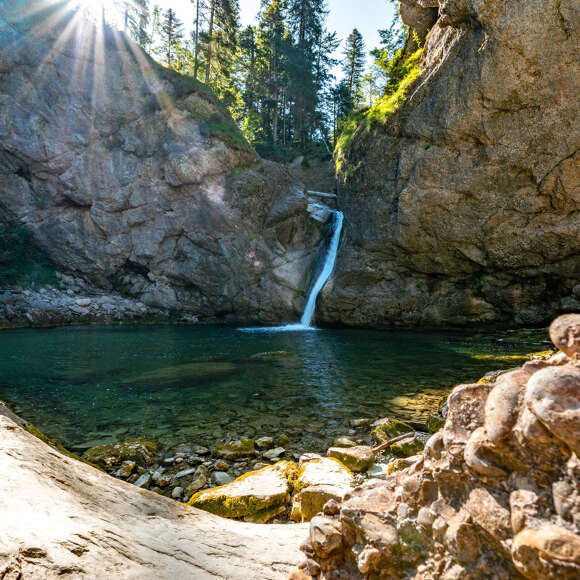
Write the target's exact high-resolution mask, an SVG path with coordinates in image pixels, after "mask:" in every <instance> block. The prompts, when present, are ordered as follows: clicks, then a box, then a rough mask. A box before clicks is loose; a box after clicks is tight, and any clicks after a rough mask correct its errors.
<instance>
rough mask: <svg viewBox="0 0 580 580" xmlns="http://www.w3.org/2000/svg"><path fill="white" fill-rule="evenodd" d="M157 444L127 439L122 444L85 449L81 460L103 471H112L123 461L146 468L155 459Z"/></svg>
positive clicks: (145, 440) (144, 440) (143, 440)
mask: <svg viewBox="0 0 580 580" xmlns="http://www.w3.org/2000/svg"><path fill="white" fill-rule="evenodd" d="M157 451H158V448H157V443H155V442H154V441H148V440H147V439H127V440H126V441H123V442H122V443H111V444H109V445H98V446H96V447H91V448H90V449H87V450H86V451H85V452H84V454H83V458H84V459H86V460H87V461H89V462H91V463H95V464H96V465H99V466H100V467H103V468H105V469H112V468H113V467H116V466H118V465H120V464H122V463H123V462H124V461H134V462H135V463H136V464H137V465H142V466H145V467H148V466H150V465H152V464H153V463H155V461H156V459H157Z"/></svg>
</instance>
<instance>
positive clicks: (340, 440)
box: [332, 437, 356, 447]
mask: <svg viewBox="0 0 580 580" xmlns="http://www.w3.org/2000/svg"><path fill="white" fill-rule="evenodd" d="M332 445H333V447H356V441H353V440H352V439H349V438H348V437H337V438H336V439H335V440H334V441H333V442H332Z"/></svg>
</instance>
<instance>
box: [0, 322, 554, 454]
mask: <svg viewBox="0 0 580 580" xmlns="http://www.w3.org/2000/svg"><path fill="white" fill-rule="evenodd" d="M544 348H546V347H545V346H542V345H541V344H540V345H538V344H537V343H534V342H533V340H530V341H528V342H508V341H504V342H499V341H498V340H497V336H495V337H494V336H482V335H479V336H475V337H474V336H469V335H467V334H458V333H442V332H437V333H430V332H402V331H397V332H385V331H383V332H378V331H377V332H374V331H366V330H318V331H313V332H283V333H244V332H240V331H238V330H235V329H230V328H203V327H185V326H183V327H181V326H154V327H152V326H143V327H80V328H59V329H47V330H38V329H36V330H16V331H7V332H1V333H0V399H2V400H5V401H7V402H8V403H10V404H12V405H13V407H14V408H15V410H16V411H17V412H18V413H19V414H20V415H22V416H23V417H25V418H26V419H29V420H31V421H32V422H33V423H34V424H35V425H36V426H37V427H38V428H39V429H41V430H42V431H44V432H45V433H46V434H48V435H50V436H52V437H55V438H58V439H59V440H60V441H62V442H63V443H64V444H65V446H68V447H69V448H71V449H75V450H82V449H83V448H86V447H89V446H92V445H96V444H100V443H105V442H110V441H113V440H122V439H124V438H127V437H133V436H143V437H147V438H154V439H157V440H159V441H160V442H161V443H162V444H164V445H167V446H173V445H176V444H179V443H184V442H189V443H201V444H210V445H211V444H213V443H215V442H216V441H217V440H218V439H221V438H224V437H228V436H234V437H241V436H248V437H255V436H263V435H272V436H275V435H277V434H280V433H285V434H287V435H289V436H290V437H291V438H292V439H294V440H300V441H301V442H302V444H303V445H307V446H308V447H309V448H311V449H312V450H316V449H322V448H323V447H324V445H325V444H326V443H327V442H328V440H329V439H330V438H332V437H334V436H336V435H338V434H345V433H346V432H348V421H349V419H352V418H360V417H370V418H378V417H381V416H385V415H388V414H395V415H397V416H399V417H402V418H407V419H412V418H413V419H421V418H424V417H425V416H426V415H427V414H428V413H429V411H430V410H431V409H432V408H433V406H435V407H436V406H437V401H438V400H439V398H440V396H442V395H443V394H445V393H446V392H447V391H448V390H449V389H450V388H451V387H452V386H453V385H455V384H457V383H458V382H469V381H473V380H476V379H478V378H479V377H481V376H482V375H484V374H485V373H486V372H488V371H490V370H493V369H497V368H507V367H512V366H516V365H517V364H519V361H517V360H504V361H501V360H479V359H476V358H473V357H474V355H481V354H483V355H497V356H505V355H508V356H511V355H519V354H525V353H528V352H531V351H534V350H536V351H537V350H542V349H544ZM264 351H288V353H290V354H289V355H288V356H284V357H275V358H273V359H266V360H260V359H252V358H250V357H251V356H252V355H255V354H257V353H261V352H264Z"/></svg>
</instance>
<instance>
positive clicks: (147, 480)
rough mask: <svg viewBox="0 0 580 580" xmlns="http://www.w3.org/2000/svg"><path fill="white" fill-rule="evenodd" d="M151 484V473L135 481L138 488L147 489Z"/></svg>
mask: <svg viewBox="0 0 580 580" xmlns="http://www.w3.org/2000/svg"><path fill="white" fill-rule="evenodd" d="M150 484H151V474H150V473H144V474H143V475H140V476H139V477H138V478H137V479H136V480H135V485H136V486H137V487H144V488H146V489H147V488H148V487H149V485H150Z"/></svg>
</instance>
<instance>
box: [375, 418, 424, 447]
mask: <svg viewBox="0 0 580 580" xmlns="http://www.w3.org/2000/svg"><path fill="white" fill-rule="evenodd" d="M373 427H374V429H373V430H372V431H371V435H372V437H373V439H375V440H376V441H378V442H379V443H384V442H385V441H388V440H389V439H393V438H394V437H397V436H399V435H404V434H405V433H409V432H411V431H414V429H413V427H411V425H409V424H407V423H405V422H403V421H399V419H391V418H390V417H385V418H384V419H379V420H378V421H375V422H374V423H373Z"/></svg>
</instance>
